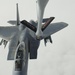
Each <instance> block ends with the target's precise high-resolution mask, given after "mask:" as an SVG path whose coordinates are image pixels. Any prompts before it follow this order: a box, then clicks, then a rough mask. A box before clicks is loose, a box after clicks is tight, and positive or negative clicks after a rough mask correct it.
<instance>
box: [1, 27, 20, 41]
mask: <svg viewBox="0 0 75 75" xmlns="http://www.w3.org/2000/svg"><path fill="white" fill-rule="evenodd" d="M18 31H19V29H18V27H17V26H9V27H0V37H1V38H3V39H4V40H7V41H8V40H10V39H11V38H12V37H13V36H14V35H15V34H16V33H17V32H18Z"/></svg>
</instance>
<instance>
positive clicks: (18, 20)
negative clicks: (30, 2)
mask: <svg viewBox="0 0 75 75" xmlns="http://www.w3.org/2000/svg"><path fill="white" fill-rule="evenodd" d="M16 6H17V25H19V24H20V19H19V10H18V3H17V4H16Z"/></svg>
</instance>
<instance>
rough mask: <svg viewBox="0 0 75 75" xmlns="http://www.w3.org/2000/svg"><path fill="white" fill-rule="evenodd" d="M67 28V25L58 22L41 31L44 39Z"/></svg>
mask: <svg viewBox="0 0 75 75" xmlns="http://www.w3.org/2000/svg"><path fill="white" fill-rule="evenodd" d="M66 26H68V24H67V23H64V22H58V23H51V24H49V25H48V26H47V28H46V29H45V30H44V31H43V35H44V38H46V37H48V36H50V35H52V34H54V33H56V32H57V31H59V30H61V29H63V28H65V27H66Z"/></svg>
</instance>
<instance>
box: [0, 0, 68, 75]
mask: <svg viewBox="0 0 75 75" xmlns="http://www.w3.org/2000/svg"><path fill="white" fill-rule="evenodd" d="M48 1H49V0H37V1H36V4H37V21H33V20H31V21H30V22H28V21H26V20H22V21H20V18H19V10H18V4H16V7H17V20H16V21H15V20H9V21H8V23H10V24H12V25H14V26H6V27H0V37H1V38H2V41H1V42H0V45H1V44H2V43H3V44H4V47H6V45H7V43H8V42H9V52H8V56H7V60H14V62H15V65H14V72H13V75H27V67H28V58H29V59H37V50H38V47H39V45H40V41H41V40H43V39H44V42H45V45H46V43H47V41H48V40H50V42H51V43H52V39H51V35H52V34H54V33H56V32H57V31H59V30H61V29H63V28H65V27H67V26H68V24H67V23H64V22H57V23H51V22H52V21H53V20H54V18H55V17H50V18H43V14H44V10H45V7H46V5H47V3H48Z"/></svg>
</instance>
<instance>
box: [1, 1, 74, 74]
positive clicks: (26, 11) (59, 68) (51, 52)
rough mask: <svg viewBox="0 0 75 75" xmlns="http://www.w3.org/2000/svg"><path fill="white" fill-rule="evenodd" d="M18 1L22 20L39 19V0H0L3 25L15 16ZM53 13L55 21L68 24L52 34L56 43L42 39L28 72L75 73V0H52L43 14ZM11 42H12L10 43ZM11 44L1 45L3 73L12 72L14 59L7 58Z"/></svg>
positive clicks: (46, 15) (29, 64)
mask: <svg viewBox="0 0 75 75" xmlns="http://www.w3.org/2000/svg"><path fill="white" fill-rule="evenodd" d="M16 3H18V4H19V14H20V20H24V19H26V20H27V21H29V20H31V19H33V20H35V21H36V20H37V12H36V0H0V25H1V26H6V25H10V24H8V23H7V21H9V20H16ZM51 16H54V17H55V20H54V21H53V23H55V22H66V23H68V24H69V25H68V27H66V28H64V29H62V30H61V31H59V32H57V33H55V34H53V35H52V40H53V44H51V43H49V42H48V43H47V46H46V47H45V45H44V41H43V40H42V41H41V43H40V47H39V49H38V58H37V60H29V63H28V75H75V0H49V2H48V4H47V6H46V9H45V12H44V17H51ZM8 45H9V44H8ZM8 45H7V47H6V48H5V49H4V48H3V45H2V46H0V75H5V74H6V75H12V72H13V65H14V61H7V54H8Z"/></svg>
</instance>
